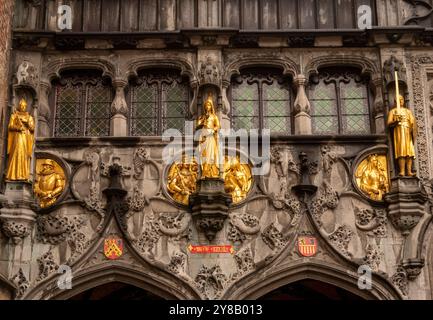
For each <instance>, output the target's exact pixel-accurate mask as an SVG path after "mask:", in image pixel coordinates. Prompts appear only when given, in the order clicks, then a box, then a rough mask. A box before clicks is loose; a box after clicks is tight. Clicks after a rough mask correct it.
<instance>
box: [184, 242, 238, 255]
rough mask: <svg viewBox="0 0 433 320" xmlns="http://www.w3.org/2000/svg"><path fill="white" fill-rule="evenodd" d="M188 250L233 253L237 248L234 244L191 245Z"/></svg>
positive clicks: (192, 251)
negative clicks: (234, 247)
mask: <svg viewBox="0 0 433 320" xmlns="http://www.w3.org/2000/svg"><path fill="white" fill-rule="evenodd" d="M188 250H189V252H191V253H231V254H233V253H234V252H235V250H234V249H233V246H231V245H226V246H193V245H191V244H190V245H189V246H188Z"/></svg>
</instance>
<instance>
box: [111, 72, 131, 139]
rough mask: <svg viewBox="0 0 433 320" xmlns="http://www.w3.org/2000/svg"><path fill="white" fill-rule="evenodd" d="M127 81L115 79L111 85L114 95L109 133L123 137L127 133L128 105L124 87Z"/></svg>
mask: <svg viewBox="0 0 433 320" xmlns="http://www.w3.org/2000/svg"><path fill="white" fill-rule="evenodd" d="M126 85H127V81H126V80H124V79H115V80H114V81H113V86H114V88H115V89H116V96H115V97H114V100H113V102H112V104H111V120H110V135H111V136H114V137H124V136H127V135H128V120H127V115H128V105H127V103H126V99H125V87H126Z"/></svg>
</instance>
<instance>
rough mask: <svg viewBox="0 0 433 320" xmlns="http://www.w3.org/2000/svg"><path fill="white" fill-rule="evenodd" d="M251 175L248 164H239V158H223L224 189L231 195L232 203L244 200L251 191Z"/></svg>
mask: <svg viewBox="0 0 433 320" xmlns="http://www.w3.org/2000/svg"><path fill="white" fill-rule="evenodd" d="M251 183H252V175H251V169H250V167H249V165H248V164H246V163H241V161H240V159H239V156H236V157H232V158H229V157H225V162H224V189H225V191H226V192H227V193H230V194H231V195H232V200H233V203H238V202H240V201H242V200H243V199H245V198H246V196H247V193H248V191H249V190H250V189H251Z"/></svg>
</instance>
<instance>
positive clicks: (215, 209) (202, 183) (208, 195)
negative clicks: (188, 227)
mask: <svg viewBox="0 0 433 320" xmlns="http://www.w3.org/2000/svg"><path fill="white" fill-rule="evenodd" d="M189 203H190V207H191V211H192V216H193V219H194V221H195V223H196V226H197V228H198V229H199V230H201V231H202V232H204V234H205V235H206V238H207V239H208V240H209V241H212V240H213V239H215V236H216V234H217V232H219V231H221V229H222V228H223V226H224V221H225V220H226V219H227V217H228V211H229V207H230V205H231V203H232V197H231V195H230V194H229V193H226V192H225V190H224V180H223V179H218V178H214V179H210V178H207V179H201V180H198V181H197V192H196V193H194V194H192V195H190V197H189Z"/></svg>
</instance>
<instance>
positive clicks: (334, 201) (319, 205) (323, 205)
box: [309, 183, 339, 226]
mask: <svg viewBox="0 0 433 320" xmlns="http://www.w3.org/2000/svg"><path fill="white" fill-rule="evenodd" d="M338 202H339V197H338V193H337V192H336V191H335V190H334V189H333V188H332V187H331V185H330V184H327V183H325V184H323V186H322V188H320V189H319V192H318V194H317V195H316V197H315V198H314V200H313V201H312V202H311V203H310V204H309V209H310V213H311V215H312V216H313V219H314V220H315V222H316V223H317V224H318V225H319V226H321V225H322V222H321V221H320V218H321V216H322V214H323V213H324V212H325V211H326V210H328V209H330V210H332V209H335V208H337V206H338Z"/></svg>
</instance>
